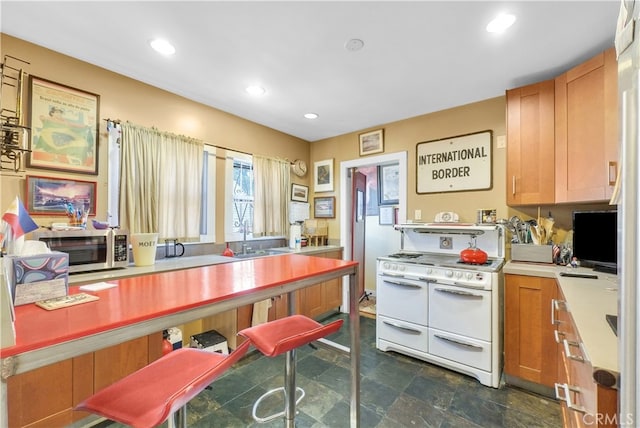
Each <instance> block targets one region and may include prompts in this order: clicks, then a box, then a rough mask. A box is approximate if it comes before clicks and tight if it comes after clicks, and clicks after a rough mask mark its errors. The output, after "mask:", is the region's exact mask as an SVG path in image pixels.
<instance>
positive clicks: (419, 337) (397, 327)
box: [376, 315, 429, 352]
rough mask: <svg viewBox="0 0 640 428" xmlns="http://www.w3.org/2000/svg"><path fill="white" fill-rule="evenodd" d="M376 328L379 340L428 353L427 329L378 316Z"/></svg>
mask: <svg viewBox="0 0 640 428" xmlns="http://www.w3.org/2000/svg"><path fill="white" fill-rule="evenodd" d="M376 328H377V336H378V339H382V340H386V341H389V342H393V343H397V344H398V345H402V346H406V347H408V348H412V349H415V350H417V351H420V352H427V351H428V343H429V341H428V329H427V327H424V326H421V325H418V324H413V323H409V322H406V321H400V320H397V319H394V318H388V317H385V316H381V315H378V316H377V321H376Z"/></svg>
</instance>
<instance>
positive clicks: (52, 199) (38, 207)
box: [26, 175, 96, 216]
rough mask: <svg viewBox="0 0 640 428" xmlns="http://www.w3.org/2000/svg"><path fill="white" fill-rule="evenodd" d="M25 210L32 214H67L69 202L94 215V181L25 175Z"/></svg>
mask: <svg viewBox="0 0 640 428" xmlns="http://www.w3.org/2000/svg"><path fill="white" fill-rule="evenodd" d="M26 182H27V189H26V195H27V197H26V202H27V211H29V214H33V215H51V216H54V215H67V211H68V208H69V204H70V205H71V206H73V207H74V208H77V207H80V206H81V207H82V208H83V209H84V210H88V211H89V215H90V216H95V215H96V182H95V181H80V180H66V179H62V178H51V177H36V176H32V175H28V176H27V180H26Z"/></svg>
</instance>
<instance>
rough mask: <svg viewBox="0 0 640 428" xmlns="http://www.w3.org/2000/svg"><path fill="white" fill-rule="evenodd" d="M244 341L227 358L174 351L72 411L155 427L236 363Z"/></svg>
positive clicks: (196, 351)
mask: <svg viewBox="0 0 640 428" xmlns="http://www.w3.org/2000/svg"><path fill="white" fill-rule="evenodd" d="M249 345H250V343H249V341H245V342H244V343H243V344H242V345H240V346H238V348H236V350H235V351H234V352H232V353H231V354H229V355H222V354H219V353H217V352H208V351H203V350H200V349H195V348H181V349H178V350H175V351H173V352H171V353H169V354H167V355H165V356H163V357H162V358H160V359H158V360H156V361H154V362H152V363H151V364H149V365H147V366H145V367H143V368H141V369H140V370H138V371H136V372H134V373H132V374H130V375H129V376H127V377H125V378H123V379H121V380H119V381H118V382H116V383H114V384H112V385H110V386H108V387H106V388H104V389H102V390H100V391H98V392H97V393H95V394H94V395H92V396H91V397H89V398H87V399H86V400H85V401H83V402H82V403H80V404H78V405H77V406H76V407H75V410H84V411H87V412H91V413H95V414H98V415H101V416H104V417H106V418H108V419H111V420H114V421H117V422H120V423H123V424H126V425H130V426H133V427H136V428H138V427H154V426H157V425H159V424H161V423H162V422H164V421H165V420H166V419H167V418H168V417H169V415H170V414H172V413H173V412H175V411H176V410H178V409H179V408H180V407H182V406H184V405H185V404H186V403H187V402H188V401H189V400H191V399H192V398H193V397H195V396H196V395H198V394H199V393H200V392H201V391H202V390H203V389H204V388H205V387H207V386H208V385H209V384H210V383H211V382H213V381H214V380H215V379H216V378H218V377H219V376H220V375H222V374H223V373H224V372H225V371H226V370H227V369H228V368H229V367H231V366H232V365H233V364H234V363H235V362H236V361H238V360H239V359H240V358H241V357H242V356H243V355H244V354H245V353H246V352H247V349H249Z"/></svg>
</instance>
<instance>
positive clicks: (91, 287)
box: [80, 282, 118, 291]
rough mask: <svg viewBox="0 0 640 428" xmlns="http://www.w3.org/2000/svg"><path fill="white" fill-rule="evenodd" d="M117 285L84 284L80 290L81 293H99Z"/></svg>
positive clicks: (101, 283) (104, 283) (103, 283)
mask: <svg viewBox="0 0 640 428" xmlns="http://www.w3.org/2000/svg"><path fill="white" fill-rule="evenodd" d="M117 286H118V284H111V283H108V282H96V283H95V284H86V285H81V286H80V290H82V291H100V290H106V289H107V288H113V287H117Z"/></svg>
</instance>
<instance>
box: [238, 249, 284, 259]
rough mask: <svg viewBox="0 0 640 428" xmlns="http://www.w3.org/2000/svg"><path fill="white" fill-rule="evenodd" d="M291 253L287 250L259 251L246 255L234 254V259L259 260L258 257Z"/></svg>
mask: <svg viewBox="0 0 640 428" xmlns="http://www.w3.org/2000/svg"><path fill="white" fill-rule="evenodd" d="M288 252H289V251H287V250H286V249H279V250H257V251H252V252H249V253H246V254H234V256H233V258H234V259H257V258H258V257H268V256H277V255H280V254H286V253H288Z"/></svg>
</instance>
